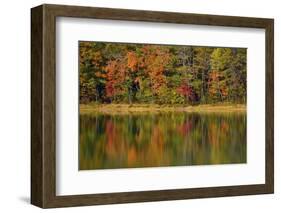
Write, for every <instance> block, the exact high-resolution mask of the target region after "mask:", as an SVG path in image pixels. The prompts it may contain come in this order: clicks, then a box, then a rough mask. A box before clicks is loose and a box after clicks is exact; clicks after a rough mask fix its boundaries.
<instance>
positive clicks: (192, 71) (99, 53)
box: [79, 42, 247, 105]
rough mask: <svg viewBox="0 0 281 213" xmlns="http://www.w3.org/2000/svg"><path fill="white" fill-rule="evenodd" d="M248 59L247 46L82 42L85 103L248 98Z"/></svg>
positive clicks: (237, 100) (201, 101)
mask: <svg viewBox="0 0 281 213" xmlns="http://www.w3.org/2000/svg"><path fill="white" fill-rule="evenodd" d="M246 60H247V54H246V49H243V48H210V47H192V46H167V45H146V44H143V45H142V44H118V43H104V42H80V43H79V69H80V71H79V85H80V103H90V102H96V103H129V104H133V103H148V104H150V103H156V104H189V105H194V104H208V103H218V102H232V103H245V102H246V80H247V79H246Z"/></svg>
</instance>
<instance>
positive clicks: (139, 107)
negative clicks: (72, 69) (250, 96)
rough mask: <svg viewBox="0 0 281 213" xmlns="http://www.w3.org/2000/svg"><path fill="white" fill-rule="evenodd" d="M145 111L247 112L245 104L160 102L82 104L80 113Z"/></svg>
mask: <svg viewBox="0 0 281 213" xmlns="http://www.w3.org/2000/svg"><path fill="white" fill-rule="evenodd" d="M98 112H100V113H109V114H123V113H143V112H156V113H157V112H159V113H160V112H200V113H223V112H227V113H228V112H246V105H244V104H214V105H212V104H204V105H203V104H202V105H196V106H187V105H158V104H131V105H129V104H80V113H98Z"/></svg>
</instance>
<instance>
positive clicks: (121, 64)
mask: <svg viewBox="0 0 281 213" xmlns="http://www.w3.org/2000/svg"><path fill="white" fill-rule="evenodd" d="M31 27H32V28H31V78H32V79H31V84H32V85H31V87H32V89H31V96H32V98H31V112H32V113H31V114H32V117H31V123H32V126H31V203H32V204H34V205H36V206H39V207H42V208H52V207H65V206H80V205H98V204H114V203H129V202H146V201H161V200H177V199H190V198H206V197H218V196H236V195H252V194H266V193H273V191H274V152H273V145H274V95H273V93H274V31H273V30H274V22H273V19H265V18H249V17H233V16H217V15H199V14H186V13H171V12H156V11H139V10H125V9H110V8H93V7H78V6H65V5H46V4H45V5H41V6H38V7H35V8H32V9H31Z"/></svg>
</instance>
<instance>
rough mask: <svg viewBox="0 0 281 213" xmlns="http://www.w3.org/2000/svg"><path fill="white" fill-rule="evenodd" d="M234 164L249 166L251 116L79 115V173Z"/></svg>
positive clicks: (228, 114) (166, 114) (179, 114)
mask: <svg viewBox="0 0 281 213" xmlns="http://www.w3.org/2000/svg"><path fill="white" fill-rule="evenodd" d="M230 163H246V113H221V114H219V113H212V114H210V113H209V114H208V113H207V114H206V113H205V114H204V113H203V114H198V113H186V112H173V113H142V114H135V113H134V114H121V115H106V114H81V115H80V140H79V169H80V170H91V169H114V168H135V167H158V166H184V165H209V164H230Z"/></svg>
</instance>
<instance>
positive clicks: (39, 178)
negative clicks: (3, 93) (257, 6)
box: [31, 5, 274, 208]
mask: <svg viewBox="0 0 281 213" xmlns="http://www.w3.org/2000/svg"><path fill="white" fill-rule="evenodd" d="M56 17H75V18H93V19H110V20H126V21H144V22H159V23H161V22H162V23H177V24H195V25H210V26H229V27H247V28H261V29H265V34H266V41H265V44H266V53H265V55H266V57H265V61H266V67H265V70H266V73H265V75H266V82H265V83H266V123H265V125H266V136H265V143H266V146H265V156H266V159H265V160H266V163H265V174H266V175H265V184H255V185H240V186H237V185H236V186H221V187H207V188H192V189H170V190H158V191H139V192H137V191H136V192H122V193H103V194H87V195H83V194H82V195H69V196H57V195H56V41H55V38H56ZM273 192H274V20H273V19H264V18H248V17H233V16H217V15H199V14H186V13H170V12H155V11H140V10H125V9H109V8H93V7H78V6H63V5H41V6H38V7H35V8H32V9H31V203H32V204H33V205H36V206H39V207H42V208H52V207H66V206H83V205H98V204H114V203H131V202H146V201H161V200H178V199H190V198H207V197H219V196H237V195H252V194H267V193H273Z"/></svg>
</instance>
